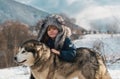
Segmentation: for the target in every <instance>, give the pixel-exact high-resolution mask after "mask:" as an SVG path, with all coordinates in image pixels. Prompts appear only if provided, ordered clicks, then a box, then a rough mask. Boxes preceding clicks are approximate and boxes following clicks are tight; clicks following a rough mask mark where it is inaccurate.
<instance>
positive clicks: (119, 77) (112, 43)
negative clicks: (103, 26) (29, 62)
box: [0, 34, 120, 79]
mask: <svg viewBox="0 0 120 79" xmlns="http://www.w3.org/2000/svg"><path fill="white" fill-rule="evenodd" d="M74 43H75V45H76V46H77V47H88V48H94V46H96V45H98V46H100V47H101V48H100V51H101V52H102V53H104V54H105V55H106V54H108V55H109V56H108V55H107V56H108V57H110V56H111V55H112V56H113V57H114V59H116V58H120V48H119V47H120V34H115V35H107V34H102V35H101V34H100V35H98V34H97V35H85V36H82V37H81V38H80V39H78V40H76V41H74ZM108 59H109V58H108ZM107 67H108V71H109V73H110V75H111V77H112V79H120V63H114V64H108V65H107ZM29 73H30V70H29V68H28V67H22V66H19V67H12V68H6V69H0V79H29Z"/></svg>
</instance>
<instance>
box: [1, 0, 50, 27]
mask: <svg viewBox="0 0 120 79" xmlns="http://www.w3.org/2000/svg"><path fill="white" fill-rule="evenodd" d="M47 15H48V13H47V12H44V11H40V10H38V9H36V8H33V7H31V6H28V5H25V4H21V3H18V2H16V1H14V0H0V23H3V22H4V21H6V20H14V21H21V22H23V23H26V24H29V25H34V24H35V23H36V22H37V21H38V20H39V19H41V18H44V17H45V16H47Z"/></svg>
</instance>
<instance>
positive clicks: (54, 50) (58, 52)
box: [51, 49, 60, 55]
mask: <svg viewBox="0 0 120 79" xmlns="http://www.w3.org/2000/svg"><path fill="white" fill-rule="evenodd" d="M51 51H52V52H53V53H55V54H57V55H60V51H58V50H56V49H51Z"/></svg>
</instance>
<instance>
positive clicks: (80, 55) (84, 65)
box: [14, 40, 111, 79]
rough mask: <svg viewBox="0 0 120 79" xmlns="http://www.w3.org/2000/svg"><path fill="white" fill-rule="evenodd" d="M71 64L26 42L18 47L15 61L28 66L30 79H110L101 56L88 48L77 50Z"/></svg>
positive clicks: (40, 45) (33, 43)
mask: <svg viewBox="0 0 120 79" xmlns="http://www.w3.org/2000/svg"><path fill="white" fill-rule="evenodd" d="M76 51H77V56H76V58H75V59H74V60H73V61H72V62H66V61H63V60H62V59H59V57H58V56H57V55H55V54H53V53H51V51H50V48H49V47H47V46H46V45H45V44H43V43H40V42H39V41H36V40H28V41H26V42H24V43H23V44H22V45H21V46H20V47H19V52H18V53H17V55H16V56H15V58H14V59H15V61H16V62H17V63H19V64H22V65H25V66H29V67H30V69H31V77H30V79H111V77H110V75H109V73H108V71H107V68H106V65H105V63H104V60H103V58H102V56H101V55H100V54H99V53H98V52H96V51H93V50H91V49H88V48H78V49H77V50H76Z"/></svg>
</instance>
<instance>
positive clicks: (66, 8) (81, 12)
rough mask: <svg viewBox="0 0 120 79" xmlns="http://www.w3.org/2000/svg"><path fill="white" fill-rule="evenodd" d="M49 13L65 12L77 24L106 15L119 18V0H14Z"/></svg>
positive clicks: (86, 22)
mask: <svg viewBox="0 0 120 79" xmlns="http://www.w3.org/2000/svg"><path fill="white" fill-rule="evenodd" d="M16 1H19V2H22V3H24V4H27V5H31V6H33V7H36V8H38V9H40V10H44V11H47V12H49V13H65V14H67V15H68V16H70V17H74V18H76V19H77V24H80V25H84V26H87V27H86V28H88V29H89V27H88V26H89V22H90V21H92V20H97V19H104V18H108V17H117V18H118V19H120V0H16Z"/></svg>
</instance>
